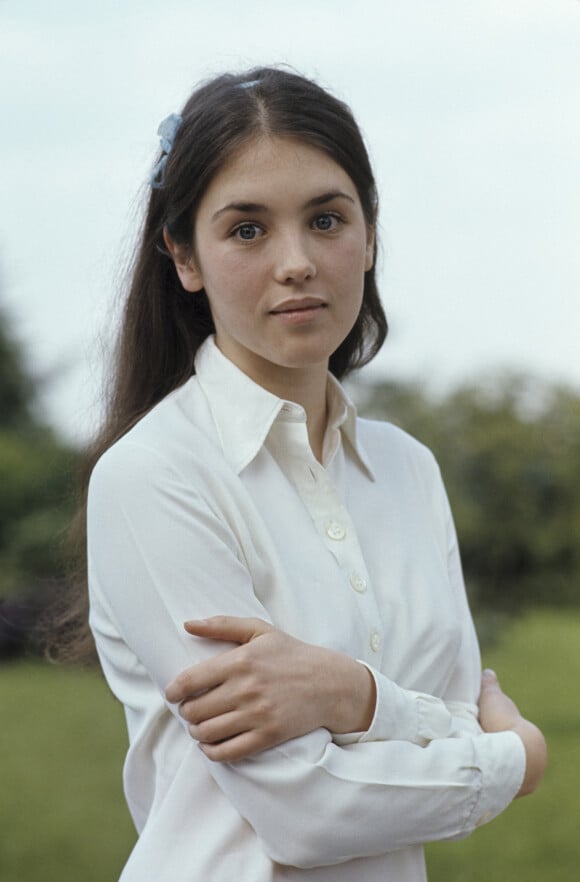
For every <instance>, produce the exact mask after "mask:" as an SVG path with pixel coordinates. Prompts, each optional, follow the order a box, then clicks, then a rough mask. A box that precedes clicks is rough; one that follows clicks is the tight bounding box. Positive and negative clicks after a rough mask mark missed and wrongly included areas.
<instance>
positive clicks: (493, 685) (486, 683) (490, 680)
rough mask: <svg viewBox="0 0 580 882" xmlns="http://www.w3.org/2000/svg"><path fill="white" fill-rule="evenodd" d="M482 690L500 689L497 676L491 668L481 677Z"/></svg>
mask: <svg viewBox="0 0 580 882" xmlns="http://www.w3.org/2000/svg"><path fill="white" fill-rule="evenodd" d="M481 688H482V689H501V686H500V685H499V680H498V679H497V674H496V672H495V671H493V670H492V669H491V668H486V669H485V671H483V673H482V675H481Z"/></svg>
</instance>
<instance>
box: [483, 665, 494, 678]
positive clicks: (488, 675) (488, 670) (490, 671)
mask: <svg viewBox="0 0 580 882" xmlns="http://www.w3.org/2000/svg"><path fill="white" fill-rule="evenodd" d="M483 676H484V677H485V678H486V679H488V680H497V674H496V673H495V671H494V670H493V669H492V668H486V669H485V671H484V672H483Z"/></svg>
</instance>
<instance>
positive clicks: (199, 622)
mask: <svg viewBox="0 0 580 882" xmlns="http://www.w3.org/2000/svg"><path fill="white" fill-rule="evenodd" d="M183 627H184V628H185V630H186V631H187V633H188V634H193V635H194V636H196V637H205V638H207V639H209V640H225V641H227V642H228V643H249V642H250V640H254V639H255V638H256V637H259V636H260V635H261V634H266V633H267V632H268V631H272V630H274V628H273V626H272V625H270V624H269V623H268V622H265V621H264V620H263V619H253V618H241V617H240V616H212V617H211V618H209V619H192V620H190V621H188V622H184V623H183Z"/></svg>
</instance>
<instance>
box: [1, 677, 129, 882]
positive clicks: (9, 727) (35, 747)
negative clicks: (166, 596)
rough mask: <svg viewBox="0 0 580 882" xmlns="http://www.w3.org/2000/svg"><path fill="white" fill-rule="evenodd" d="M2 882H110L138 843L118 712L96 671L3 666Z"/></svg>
mask: <svg viewBox="0 0 580 882" xmlns="http://www.w3.org/2000/svg"><path fill="white" fill-rule="evenodd" d="M0 707H1V708H2V725H1V726H0V756H1V757H2V761H1V762H2V772H1V775H0V779H1V780H2V785H1V791H2V796H1V798H0V829H1V830H2V833H1V835H0V880H1V882H113V880H116V879H118V877H119V875H120V872H121V869H122V867H123V864H124V862H125V860H126V857H127V854H128V853H129V851H130V849H131V846H132V843H133V841H134V839H135V832H134V828H133V826H132V822H131V820H130V818H129V815H128V812H127V809H126V806H125V803H124V799H123V794H122V785H121V771H122V765H123V758H124V753H125V749H126V736H125V731H124V720H123V711H122V709H121V706H120V705H119V704H118V703H117V702H116V701H115V700H114V699H113V698H112V697H111V695H110V693H109V691H108V688H107V686H106V684H105V682H104V681H103V679H102V677H100V675H99V674H98V673H97V672H96V671H82V670H70V669H68V670H64V669H60V668H53V667H49V666H48V665H42V664H39V663H36V664H35V663H26V664H18V665H10V666H7V665H4V666H2V667H0Z"/></svg>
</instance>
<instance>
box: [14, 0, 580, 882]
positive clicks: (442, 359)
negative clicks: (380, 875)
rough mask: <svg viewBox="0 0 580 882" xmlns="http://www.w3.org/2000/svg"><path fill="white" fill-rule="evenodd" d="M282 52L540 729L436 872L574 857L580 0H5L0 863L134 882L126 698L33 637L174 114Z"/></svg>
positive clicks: (489, 608)
mask: <svg viewBox="0 0 580 882" xmlns="http://www.w3.org/2000/svg"><path fill="white" fill-rule="evenodd" d="M280 62H283V63H287V64H289V65H291V66H293V67H295V68H296V69H298V70H299V71H301V72H303V73H305V74H307V75H309V76H313V77H315V78H316V79H317V80H318V81H319V82H320V83H321V84H322V85H324V86H326V87H327V88H330V89H331V90H332V91H334V93H335V94H337V95H339V97H341V98H343V99H344V100H346V101H347V102H348V103H349V104H350V105H351V106H352V108H353V110H354V112H355V115H356V116H357V119H358V120H359V122H360V123H361V126H362V128H363V131H364V133H365V136H366V139H367V142H368V145H369V149H370V153H371V157H372V160H373V163H374V166H375V170H376V173H377V179H378V182H379V186H380V195H381V210H380V231H381V237H382V249H381V255H380V260H381V268H380V278H381V287H382V292H383V298H384V302H385V306H386V309H387V314H388V316H389V321H390V326H391V331H390V336H389V339H388V341H387V343H386V345H385V347H384V350H383V352H382V353H381V354H380V355H379V356H378V357H377V359H376V360H375V362H373V364H372V365H371V366H369V367H368V368H366V369H365V371H364V372H363V373H362V374H361V375H360V376H357V377H356V378H354V379H353V380H352V381H351V382H350V391H351V392H352V394H353V395H354V397H355V398H356V400H357V402H358V403H359V407H360V410H361V412H363V413H365V414H369V415H372V416H378V417H381V418H387V419H390V420H393V421H395V422H397V423H399V424H400V425H402V426H403V427H404V428H405V429H407V430H408V431H410V432H411V433H412V434H414V435H416V436H417V437H418V438H420V439H421V440H422V441H424V442H425V443H426V444H428V445H429V446H430V447H431V448H432V449H433V450H434V452H435V454H436V456H437V457H438V459H439V462H440V464H441V467H442V471H443V474H444V478H445V481H446V484H447V487H448V491H449V495H450V498H451V502H452V505H453V509H454V513H455V517H456V521H457V528H458V533H459V537H460V542H461V547H462V553H463V560H464V567H465V574H466V581H467V585H468V590H469V595H470V600H471V605H472V608H473V611H474V615H475V618H476V622H477V627H478V631H479V635H480V638H481V641H482V647H483V654H484V662H485V664H487V665H490V666H493V667H495V668H496V670H498V672H499V673H500V675H501V677H502V682H503V685H504V687H505V688H506V690H507V691H508V692H510V693H513V695H514V696H515V697H516V698H517V699H518V700H519V703H520V706H521V709H522V712H524V713H525V714H526V715H528V716H530V717H531V718H532V719H534V720H535V721H536V722H538V724H539V725H540V726H541V727H542V728H543V729H544V731H545V733H546V735H547V738H548V742H549V748H550V766H549V770H548V773H547V776H546V781H545V784H544V786H543V788H542V790H541V791H540V792H539V793H538V794H536V795H535V796H534V797H533V798H532V799H529V800H520V801H518V803H516V804H515V805H514V806H512V807H511V808H510V809H509V810H508V812H506V813H505V814H504V815H503V816H502V817H500V818H499V819H498V820H496V821H495V822H494V823H492V824H491V825H489V826H488V827H486V828H484V829H482V830H480V831H478V832H477V833H476V834H475V835H474V836H472V837H471V838H470V839H468V840H467V841H465V842H462V843H453V844H443V843H442V844H437V845H435V846H431V847H430V848H429V850H428V860H429V866H430V879H431V882H438V880H441V882H442V880H446V882H455V880H456V882H459V880H464V879H469V880H470V882H472V880H473V882H477V880H480V879H481V880H484V879H485V880H489V879H490V878H498V879H509V880H512V879H518V880H519V879H522V880H524V879H525V880H531V882H536V880H544V879H550V880H551V882H554V880H559V879H562V880H563V879H566V880H568V879H570V878H573V877H575V873H576V872H577V867H578V865H579V863H580V845H579V842H578V822H579V818H580V797H579V796H578V793H577V790H578V788H577V787H576V786H575V770H577V769H578V768H579V767H580V739H579V732H580V708H579V704H578V694H579V690H578V686H579V680H580V639H579V638H580V592H579V586H580V539H579V537H580V352H579V346H578V336H579V329H580V251H579V242H580V159H579V157H580V113H579V104H580V3H579V2H577V0H551V2H549V3H547V2H545V0H543V2H540V0H485V2H484V0H472V2H471V0H468V2H465V0H405V2H404V3H402V2H398V0H368V2H364V3H352V2H341V0H333V2H331V0H318V2H312V0H311V2H308V3H306V2H304V0H295V2H294V3H293V4H291V5H286V4H282V3H278V2H259V0H256V2H252V0H247V2H245V3H235V2H233V0H213V2H212V3H211V4H209V3H202V2H195V0H189V2H186V0H165V2H164V3H160V2H153V0H126V2H123V3H118V2H114V0H102V2H101V3H100V4H98V5H94V6H87V5H84V4H78V3H74V2H72V0H54V2H52V3H50V4H46V3H41V2H39V0H28V2H27V3H26V4H23V3H20V2H19V3H17V2H15V0H0V97H1V103H2V137H1V138H0V659H1V664H0V702H1V707H2V717H3V724H2V727H0V755H1V757H2V760H1V763H2V777H3V779H4V780H5V782H6V784H5V786H4V787H3V799H2V801H1V802H0V823H1V826H2V830H3V836H2V838H1V841H0V882H13V880H27V882H53V880H54V882H56V880H58V882H73V880H74V882H78V880H79V879H83V880H87V882H105V880H111V879H115V878H117V876H118V874H119V872H120V869H121V867H122V865H123V861H124V859H125V857H126V855H127V853H128V851H129V849H130V847H131V843H132V841H133V839H134V832H133V829H132V827H131V823H130V820H129V817H128V813H127V810H126V808H125V805H124V802H123V796H122V792H121V766H122V761H123V754H124V750H125V744H126V737H125V732H124V724H123V717H122V711H121V709H120V707H119V706H118V705H117V704H116V703H115V701H114V700H113V699H112V698H111V697H110V696H109V694H108V692H107V689H106V686H105V684H104V683H103V681H102V679H101V678H100V675H99V673H98V670H96V669H91V668H88V669H82V670H81V669H75V668H62V667H54V666H50V665H48V664H46V663H45V662H43V661H42V659H41V658H40V651H39V646H38V643H37V640H36V639H35V637H34V634H35V623H36V621H37V620H38V617H39V615H41V614H42V610H43V609H44V608H45V607H46V605H47V603H49V602H50V601H51V598H52V597H53V596H54V592H55V591H56V590H57V589H58V587H59V585H60V584H61V583H62V581H63V579H64V573H65V562H64V552H63V549H64V539H65V536H66V531H67V527H68V525H69V524H70V520H71V517H72V513H73V511H74V479H75V473H76V469H77V467H78V464H79V462H80V460H81V451H82V447H83V445H84V444H85V443H86V442H87V441H88V439H89V438H90V436H91V433H92V432H93V431H94V429H95V426H96V425H97V424H98V420H99V416H100V412H101V405H100V390H101V386H102V382H103V377H104V374H105V372H106V365H107V347H108V345H109V344H110V340H111V336H112V334H113V332H114V328H115V318H116V313H117V301H118V298H119V296H120V292H121V291H122V278H123V272H124V267H125V264H126V261H127V259H128V257H129V256H130V251H131V243H132V241H133V238H134V236H135V233H136V229H137V226H138V221H139V216H140V208H141V203H142V198H143V193H144V188H145V182H146V180H147V178H148V174H149V171H150V169H151V166H152V164H153V161H154V156H155V153H156V151H157V145H158V139H157V137H156V130H157V126H158V124H159V121H160V120H161V119H163V118H164V117H165V116H166V115H167V114H168V113H170V112H172V111H176V110H178V109H179V108H180V106H181V104H182V103H183V101H184V100H185V98H186V97H187V95H188V94H189V92H190V90H191V88H192V86H193V85H194V84H195V83H196V82H198V81H199V80H200V79H203V78H205V77H208V76H211V75H212V74H214V73H217V72H219V71H221V70H224V69H236V70H240V69H244V68H246V67H249V66H252V65H255V64H264V63H280Z"/></svg>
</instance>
